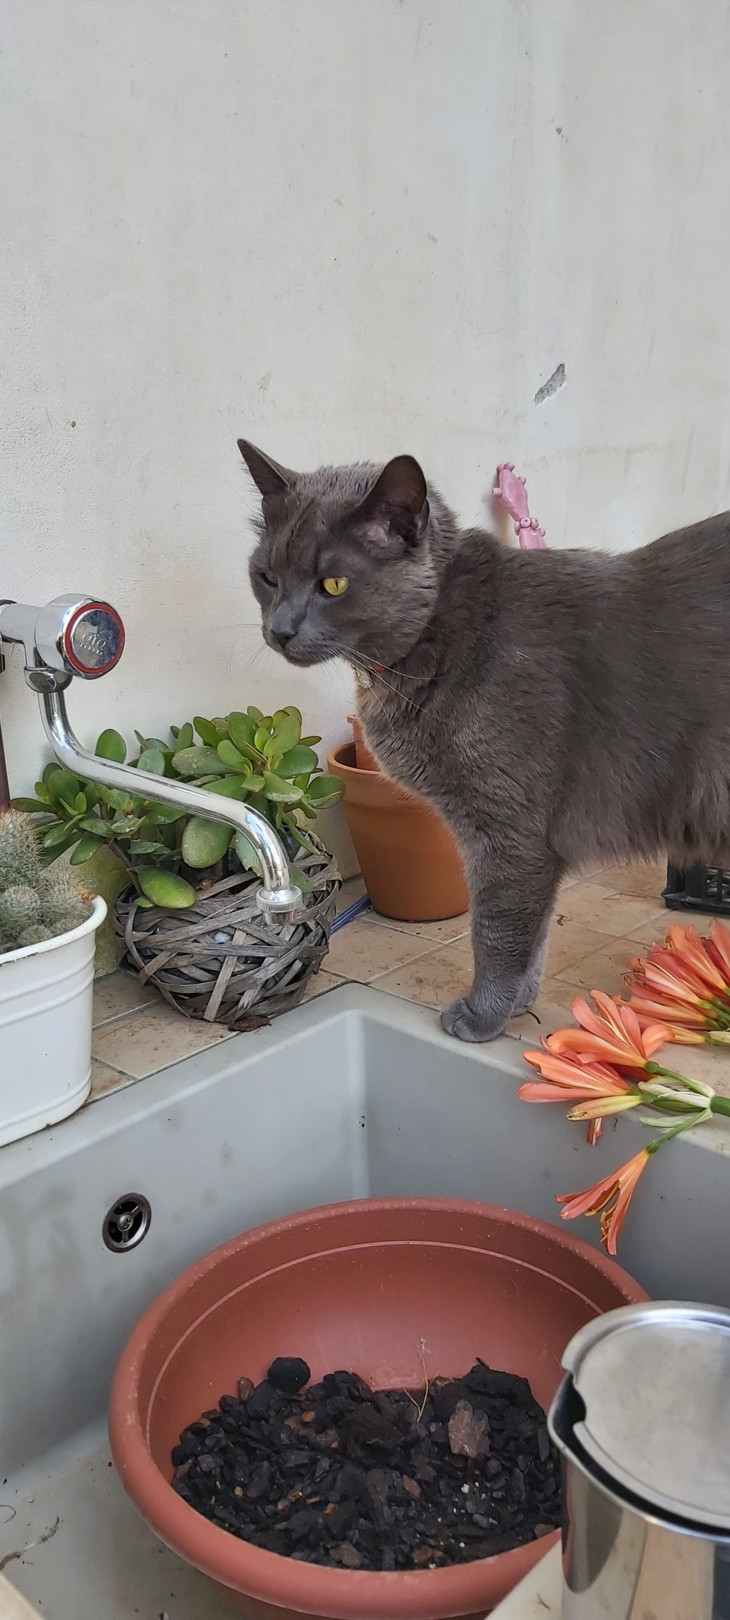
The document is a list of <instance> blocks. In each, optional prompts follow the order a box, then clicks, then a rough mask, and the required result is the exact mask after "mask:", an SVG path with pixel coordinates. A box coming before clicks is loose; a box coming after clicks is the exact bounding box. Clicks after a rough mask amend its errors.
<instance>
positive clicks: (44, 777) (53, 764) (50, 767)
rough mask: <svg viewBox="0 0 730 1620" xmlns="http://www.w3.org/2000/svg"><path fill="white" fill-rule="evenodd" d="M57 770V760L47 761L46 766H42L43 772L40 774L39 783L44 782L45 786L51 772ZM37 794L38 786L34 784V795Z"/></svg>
mask: <svg viewBox="0 0 730 1620" xmlns="http://www.w3.org/2000/svg"><path fill="white" fill-rule="evenodd" d="M57 770H58V760H57V759H49V761H48V764H47V765H44V767H43V772H42V775H41V781H43V782H45V783H46V784H47V783H48V778H49V776H52V775H53V772H54V771H57ZM37 792H38V785H37V784H36V793H37Z"/></svg>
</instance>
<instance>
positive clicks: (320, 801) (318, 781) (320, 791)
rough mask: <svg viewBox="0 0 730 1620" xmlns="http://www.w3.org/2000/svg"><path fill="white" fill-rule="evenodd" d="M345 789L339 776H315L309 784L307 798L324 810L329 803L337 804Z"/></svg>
mask: <svg viewBox="0 0 730 1620" xmlns="http://www.w3.org/2000/svg"><path fill="white" fill-rule="evenodd" d="M344 791H345V790H344V788H343V786H342V783H341V781H340V778H339V776H315V778H314V781H313V782H310V784H309V788H308V790H307V798H308V800H309V802H310V804H312V805H314V806H315V808H316V809H317V810H324V809H325V807H326V806H327V805H330V804H337V803H338V801H339V800H340V799H341V798H342V795H343V793H344Z"/></svg>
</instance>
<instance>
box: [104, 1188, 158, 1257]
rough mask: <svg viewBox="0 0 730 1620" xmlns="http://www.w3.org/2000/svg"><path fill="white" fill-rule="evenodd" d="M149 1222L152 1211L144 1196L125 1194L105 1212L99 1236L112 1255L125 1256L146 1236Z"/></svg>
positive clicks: (140, 1194)
mask: <svg viewBox="0 0 730 1620" xmlns="http://www.w3.org/2000/svg"><path fill="white" fill-rule="evenodd" d="M151 1220H152V1210H151V1209H150V1205H149V1200H148V1199H147V1198H145V1196H144V1194H143V1193H125V1194H124V1197H123V1198H118V1199H117V1201H116V1204H112V1207H111V1209H109V1210H107V1213H106V1215H105V1216H104V1224H103V1226H102V1229H101V1235H102V1237H103V1239H104V1242H105V1244H106V1246H107V1248H108V1249H111V1250H112V1253H113V1254H126V1252H127V1249H136V1247H137V1244H138V1243H141V1242H142V1239H143V1237H146V1236H147V1233H148V1232H149V1229H150V1222H151Z"/></svg>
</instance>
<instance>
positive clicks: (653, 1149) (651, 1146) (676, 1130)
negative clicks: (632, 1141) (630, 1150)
mask: <svg viewBox="0 0 730 1620" xmlns="http://www.w3.org/2000/svg"><path fill="white" fill-rule="evenodd" d="M696 1123H697V1122H696V1120H694V1119H686V1120H684V1121H683V1122H682V1124H681V1125H675V1126H673V1128H672V1130H670V1131H664V1133H663V1135H662V1136H656V1137H655V1138H654V1141H653V1142H649V1143H647V1148H646V1151H647V1153H658V1152H659V1149H660V1147H663V1146H664V1143H665V1142H671V1140H672V1137H673V1136H681V1134H682V1131H690V1130H691V1129H692V1126H693V1125H695V1124H696Z"/></svg>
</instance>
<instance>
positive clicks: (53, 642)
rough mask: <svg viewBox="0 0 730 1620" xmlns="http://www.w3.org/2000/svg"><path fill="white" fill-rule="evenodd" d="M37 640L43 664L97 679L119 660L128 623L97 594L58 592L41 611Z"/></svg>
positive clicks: (86, 678)
mask: <svg viewBox="0 0 730 1620" xmlns="http://www.w3.org/2000/svg"><path fill="white" fill-rule="evenodd" d="M35 644H36V651H37V654H38V657H39V658H40V660H41V663H42V664H47V665H48V667H49V668H50V669H58V668H59V667H60V668H61V669H65V670H68V671H69V672H70V673H71V674H73V675H81V676H83V678H84V680H90V681H93V680H97V679H98V677H99V676H100V675H106V674H107V673H108V671H109V670H110V669H113V668H114V665H115V664H118V663H119V660H120V658H121V656H122V653H123V651H124V625H123V624H122V621H121V619H120V617H119V614H118V613H117V611H116V608H113V607H111V606H110V604H109V603H108V602H99V601H98V600H97V599H96V597H93V596H82V597H78V596H73V595H71V596H57V597H56V599H55V601H53V602H49V604H48V607H45V608H42V609H41V611H40V613H39V614H38V618H37V619H36V626H35ZM59 659H60V665H59Z"/></svg>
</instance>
